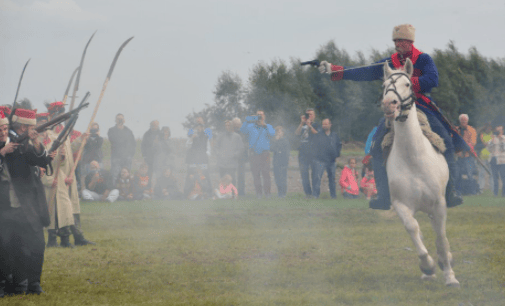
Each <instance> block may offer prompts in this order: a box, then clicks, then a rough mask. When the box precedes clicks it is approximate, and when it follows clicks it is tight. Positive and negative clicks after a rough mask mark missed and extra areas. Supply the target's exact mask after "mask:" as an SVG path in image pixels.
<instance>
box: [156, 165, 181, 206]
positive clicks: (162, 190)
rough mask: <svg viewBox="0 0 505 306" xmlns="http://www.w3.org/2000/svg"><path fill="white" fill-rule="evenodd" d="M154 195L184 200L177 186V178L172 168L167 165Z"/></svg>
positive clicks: (160, 197)
mask: <svg viewBox="0 0 505 306" xmlns="http://www.w3.org/2000/svg"><path fill="white" fill-rule="evenodd" d="M154 195H155V196H156V197H157V198H159V199H166V200H182V199H183V194H182V192H180V191H179V188H178V187H177V179H176V178H175V177H174V175H173V173H172V168H171V167H170V166H167V167H166V168H165V170H164V171H163V175H162V176H161V177H160V178H159V179H158V181H157V182H156V187H154Z"/></svg>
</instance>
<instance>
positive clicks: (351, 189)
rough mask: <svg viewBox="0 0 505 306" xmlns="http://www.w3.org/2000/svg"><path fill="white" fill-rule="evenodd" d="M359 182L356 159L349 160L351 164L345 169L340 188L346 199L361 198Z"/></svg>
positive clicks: (341, 176)
mask: <svg viewBox="0 0 505 306" xmlns="http://www.w3.org/2000/svg"><path fill="white" fill-rule="evenodd" d="M358 180H359V174H358V171H357V170H356V159H355V158H349V164H348V165H346V166H345V167H344V169H343V170H342V174H341V175H340V187H341V190H342V195H343V196H344V198H346V199H358V198H359V187H358Z"/></svg>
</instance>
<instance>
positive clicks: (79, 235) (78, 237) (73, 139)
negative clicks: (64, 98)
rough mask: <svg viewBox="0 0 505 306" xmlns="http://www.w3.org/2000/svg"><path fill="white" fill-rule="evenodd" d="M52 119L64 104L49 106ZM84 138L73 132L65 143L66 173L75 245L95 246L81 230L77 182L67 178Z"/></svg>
mask: <svg viewBox="0 0 505 306" xmlns="http://www.w3.org/2000/svg"><path fill="white" fill-rule="evenodd" d="M47 109H48V111H49V114H50V119H51V118H52V117H54V116H57V115H59V114H60V113H63V112H64V111H65V105H64V104H63V103H62V102H54V103H51V104H49V105H48V107H47ZM62 129H63V126H62V125H58V126H56V127H55V128H54V132H56V133H57V134H58V133H59V132H60V131H61V130H62ZM82 137H85V135H81V133H79V132H77V131H72V133H71V134H70V135H69V137H68V138H67V140H66V141H65V143H64V144H63V145H62V147H63V148H64V151H65V160H66V162H67V167H68V171H67V172H65V176H64V178H65V180H66V182H65V183H66V184H67V185H68V186H69V197H70V201H71V202H72V210H73V215H74V225H71V226H70V230H71V232H72V235H74V244H75V245H79V246H80V245H87V244H95V243H94V242H91V241H89V240H87V239H86V238H84V234H83V232H82V229H81V205H80V201H79V191H78V189H77V181H76V180H75V179H70V178H68V179H67V177H70V176H73V175H70V171H71V170H72V169H74V165H75V162H74V156H73V153H72V152H75V151H77V150H78V148H79V147H80V143H81V141H82Z"/></svg>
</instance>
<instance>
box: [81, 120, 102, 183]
mask: <svg viewBox="0 0 505 306" xmlns="http://www.w3.org/2000/svg"><path fill="white" fill-rule="evenodd" d="M102 145H103V137H101V136H100V126H99V125H98V123H96V122H94V123H93V124H92V125H91V129H90V130H89V137H88V140H87V141H86V144H85V145H84V149H83V151H82V158H81V160H80V162H79V163H80V164H82V165H84V175H88V173H89V172H90V168H89V164H90V163H91V162H92V161H94V160H96V161H97V162H98V164H99V165H100V168H103V163H102V160H103V153H102Z"/></svg>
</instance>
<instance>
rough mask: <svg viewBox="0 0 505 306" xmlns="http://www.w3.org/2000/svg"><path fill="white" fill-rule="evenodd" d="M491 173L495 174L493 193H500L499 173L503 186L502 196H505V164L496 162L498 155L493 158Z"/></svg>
mask: <svg viewBox="0 0 505 306" xmlns="http://www.w3.org/2000/svg"><path fill="white" fill-rule="evenodd" d="M491 173H492V174H493V193H494V195H495V196H497V195H498V191H499V190H500V187H499V186H498V184H499V183H500V182H499V179H498V175H499V176H501V181H502V186H501V187H502V188H501V195H502V197H505V164H503V165H498V164H496V157H493V158H492V159H491Z"/></svg>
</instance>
